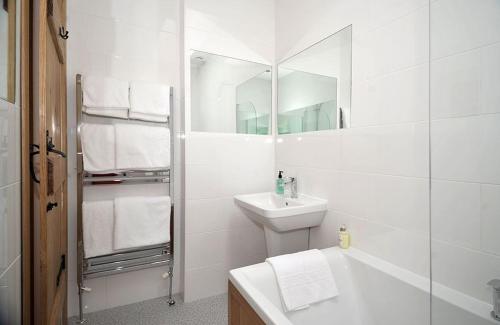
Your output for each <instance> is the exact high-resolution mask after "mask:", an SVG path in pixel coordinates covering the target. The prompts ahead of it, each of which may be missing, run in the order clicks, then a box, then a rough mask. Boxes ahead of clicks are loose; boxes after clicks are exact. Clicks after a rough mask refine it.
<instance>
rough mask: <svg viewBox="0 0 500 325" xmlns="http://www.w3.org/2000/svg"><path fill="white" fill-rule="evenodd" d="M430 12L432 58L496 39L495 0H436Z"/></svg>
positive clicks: (499, 23)
mask: <svg viewBox="0 0 500 325" xmlns="http://www.w3.org/2000/svg"><path fill="white" fill-rule="evenodd" d="M431 12H432V15H431V18H432V20H431V26H432V29H431V35H430V36H431V57H432V58H433V59H434V58H439V57H443V56H447V55H451V54H456V53H459V52H462V51H466V50H470V49H473V48H477V47H480V46H484V45H488V44H491V43H494V42H498V41H500V32H499V31H500V6H498V2H497V1H496V0H482V1H475V0H439V1H434V2H432V4H431Z"/></svg>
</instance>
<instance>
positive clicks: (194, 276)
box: [184, 264, 228, 302]
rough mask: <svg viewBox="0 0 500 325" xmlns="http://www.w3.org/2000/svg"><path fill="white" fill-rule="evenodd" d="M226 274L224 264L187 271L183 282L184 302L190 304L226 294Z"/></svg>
mask: <svg viewBox="0 0 500 325" xmlns="http://www.w3.org/2000/svg"><path fill="white" fill-rule="evenodd" d="M227 274H228V273H227V270H226V266H225V265H224V264H217V265H211V266H207V267H204V268H200V269H193V270H187V271H186V273H185V280H184V281H185V287H184V301H185V302H191V301H193V300H198V299H203V298H207V297H210V296H215V295H219V294H222V293H224V292H227Z"/></svg>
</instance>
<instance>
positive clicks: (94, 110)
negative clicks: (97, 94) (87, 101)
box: [82, 106, 128, 119]
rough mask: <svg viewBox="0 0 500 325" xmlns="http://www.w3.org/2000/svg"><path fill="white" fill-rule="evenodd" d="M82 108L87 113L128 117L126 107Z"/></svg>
mask: <svg viewBox="0 0 500 325" xmlns="http://www.w3.org/2000/svg"><path fill="white" fill-rule="evenodd" d="M82 110H83V111H84V112H85V113H87V114H89V115H97V116H109V117H117V118H123V119H127V118H128V110H126V109H103V108H93V107H85V106H84V107H83V109H82Z"/></svg>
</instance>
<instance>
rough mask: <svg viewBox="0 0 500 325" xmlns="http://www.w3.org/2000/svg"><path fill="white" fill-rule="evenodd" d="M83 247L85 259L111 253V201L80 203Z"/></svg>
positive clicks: (112, 225) (112, 224) (112, 223)
mask: <svg viewBox="0 0 500 325" xmlns="http://www.w3.org/2000/svg"><path fill="white" fill-rule="evenodd" d="M82 214H83V218H82V223H83V245H84V250H85V257H93V256H100V255H106V254H110V253H112V252H113V227H114V209H113V201H87V202H83V203H82Z"/></svg>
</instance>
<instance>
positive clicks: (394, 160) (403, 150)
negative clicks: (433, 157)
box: [374, 122, 429, 177]
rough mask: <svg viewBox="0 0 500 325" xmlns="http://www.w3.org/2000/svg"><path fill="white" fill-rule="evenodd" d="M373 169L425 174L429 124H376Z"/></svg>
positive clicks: (422, 175)
mask: <svg viewBox="0 0 500 325" xmlns="http://www.w3.org/2000/svg"><path fill="white" fill-rule="evenodd" d="M375 138H376V139H377V140H378V143H377V152H376V155H375V157H374V158H375V159H376V161H377V164H376V171H377V172H380V173H383V174H389V175H402V176H414V177H428V176H429V172H428V168H429V159H428V157H429V141H428V139H429V128H428V124H427V123H426V122H422V123H417V124H401V125H391V126H386V127H378V128H377V131H376V136H375Z"/></svg>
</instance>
